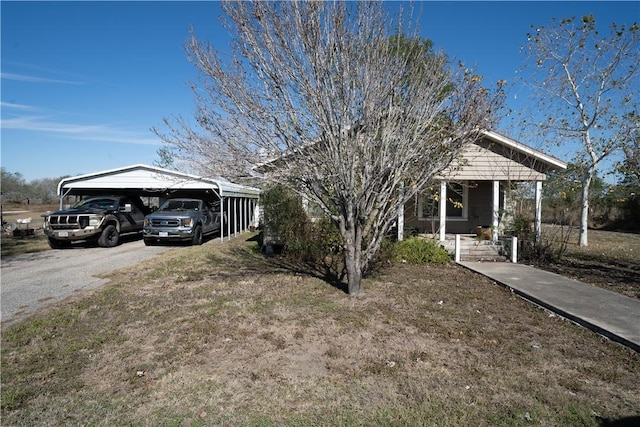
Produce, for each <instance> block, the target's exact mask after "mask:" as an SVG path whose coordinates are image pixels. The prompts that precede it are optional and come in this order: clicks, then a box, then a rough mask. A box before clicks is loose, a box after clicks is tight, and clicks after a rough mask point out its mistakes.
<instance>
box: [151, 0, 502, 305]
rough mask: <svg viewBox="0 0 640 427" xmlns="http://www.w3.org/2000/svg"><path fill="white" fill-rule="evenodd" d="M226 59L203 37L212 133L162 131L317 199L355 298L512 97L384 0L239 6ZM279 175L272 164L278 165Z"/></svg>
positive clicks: (220, 164) (204, 102)
mask: <svg viewBox="0 0 640 427" xmlns="http://www.w3.org/2000/svg"><path fill="white" fill-rule="evenodd" d="M223 9H224V11H225V12H226V14H227V16H228V20H227V21H226V24H227V25H228V28H229V29H230V30H231V31H232V34H233V35H234V36H235V41H234V43H233V55H232V57H231V58H228V59H225V58H223V57H221V56H220V55H219V54H217V53H216V52H215V51H214V48H213V47H212V46H211V45H209V44H207V43H201V42H200V41H199V40H198V39H197V37H196V36H195V35H194V34H192V36H191V38H190V40H189V41H188V43H187V51H188V55H189V59H190V61H191V62H192V63H193V64H194V65H195V66H196V67H197V69H198V70H199V71H200V73H201V76H202V79H201V80H200V82H199V84H193V85H192V87H193V90H194V93H195V95H196V104H197V113H196V117H195V119H196V122H197V124H198V129H197V130H196V129H194V127H193V126H192V125H191V123H190V122H189V121H188V120H185V119H183V118H180V117H178V118H176V119H175V120H165V123H166V125H167V126H168V128H169V131H167V132H159V131H157V130H156V133H158V134H159V135H160V136H161V138H163V140H164V141H165V142H166V144H167V146H170V147H173V149H174V153H176V154H178V155H180V156H183V157H182V158H183V159H189V158H190V159H193V161H194V162H200V164H201V165H202V166H203V168H207V167H208V168H209V171H210V173H212V174H216V173H221V174H223V175H226V176H231V177H238V176H245V175H248V174H250V173H251V170H252V167H253V166H255V165H256V164H258V163H263V164H264V162H265V161H267V160H270V159H278V161H276V162H273V163H271V166H272V168H271V169H270V170H267V173H266V174H265V178H266V179H268V180H270V181H275V182H277V183H280V184H283V185H285V186H286V187H288V188H290V189H292V190H294V191H295V192H297V193H298V194H300V195H302V196H303V197H306V198H308V199H310V201H312V202H314V203H315V204H317V205H318V206H319V207H321V208H322V209H323V210H324V212H325V213H326V214H327V215H329V216H330V218H331V219H332V220H333V221H334V222H335V224H336V225H337V226H338V228H339V230H340V234H341V236H342V240H343V244H344V246H343V254H344V262H345V268H346V271H347V277H348V289H349V294H351V295H360V294H362V293H363V289H362V286H361V280H362V276H363V273H365V272H366V271H367V269H368V267H369V263H370V262H371V260H372V259H373V257H374V256H375V254H376V253H377V252H378V250H379V248H380V245H381V242H382V240H383V238H384V236H385V234H386V233H387V232H388V231H389V230H390V228H391V227H392V225H393V223H394V221H395V219H396V216H397V212H398V209H399V207H400V206H401V205H403V204H404V203H405V202H406V201H408V200H410V199H411V198H412V197H413V196H414V195H415V194H416V193H417V192H419V191H421V190H422V189H423V188H424V187H425V185H426V184H427V183H428V182H429V181H430V180H431V179H432V178H433V177H434V175H436V174H437V173H438V172H439V171H441V170H442V169H443V168H445V167H446V166H447V165H449V164H450V162H451V161H452V160H453V159H455V158H456V156H457V154H458V153H459V151H460V150H461V149H462V148H463V147H464V146H465V145H466V144H469V143H471V142H473V141H475V140H476V139H477V138H478V137H479V130H480V128H483V127H489V126H491V124H492V123H491V118H492V117H493V116H492V113H493V111H494V109H495V107H496V105H497V104H498V103H499V101H501V97H500V96H498V95H497V94H494V93H492V92H491V91H489V90H487V89H485V88H483V87H482V86H481V81H482V79H481V78H480V77H479V76H477V75H475V74H473V73H472V71H471V70H469V69H465V68H464V67H463V66H459V67H458V68H455V69H452V68H451V67H449V63H448V60H447V57H446V56H445V55H444V54H441V53H436V52H433V51H432V50H431V45H430V44H429V43H428V42H425V41H424V40H421V39H420V38H417V37H415V34H417V32H416V28H415V23H414V21H412V20H411V19H408V20H405V19H404V18H403V15H404V14H403V13H402V12H400V14H399V15H398V16H397V17H396V18H394V19H392V18H391V17H390V15H389V14H388V12H387V11H386V9H385V8H384V6H383V4H382V3H379V2H306V1H305V2H297V1H292V2H260V1H256V2H234V3H231V2H225V3H223ZM266 169H268V168H266Z"/></svg>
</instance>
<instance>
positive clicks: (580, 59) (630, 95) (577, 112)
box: [525, 15, 640, 246]
mask: <svg viewBox="0 0 640 427" xmlns="http://www.w3.org/2000/svg"><path fill="white" fill-rule="evenodd" d="M609 30H610V31H609V33H608V34H607V35H605V36H603V35H601V34H600V32H599V31H598V30H597V29H596V21H595V19H594V17H593V16H591V15H590V16H584V17H582V19H580V20H576V19H574V18H569V19H562V20H560V21H557V20H556V19H553V20H552V21H551V23H550V25H549V26H547V27H540V28H536V29H535V30H534V31H532V33H531V34H529V35H528V41H529V43H528V45H527V46H525V53H526V55H527V64H528V67H529V69H530V70H531V71H532V72H531V73H527V74H526V76H525V78H526V80H527V81H528V82H530V83H531V84H533V85H534V87H535V88H536V89H537V91H536V96H537V97H538V98H537V99H538V100H539V105H538V106H537V108H536V111H538V112H541V113H540V114H543V115H544V116H543V117H541V119H540V120H539V122H538V123H536V126H537V128H538V129H539V130H540V132H541V133H543V134H544V137H545V138H546V140H549V141H554V142H555V143H557V144H573V143H575V144H576V145H577V147H579V148H576V157H575V159H574V163H575V164H577V165H578V166H579V168H580V170H581V178H580V184H581V207H580V210H581V215H580V233H579V244H580V246H587V245H588V238H587V230H588V219H589V189H590V187H591V181H592V179H593V178H594V176H596V173H597V171H598V168H599V167H600V165H601V163H602V161H603V160H604V159H606V158H607V157H609V156H611V155H612V154H614V153H617V152H619V150H620V149H621V148H623V147H625V146H627V145H628V144H629V143H630V142H631V141H632V138H633V134H634V129H636V131H637V128H638V118H637V115H636V114H637V112H638V105H637V95H638V86H637V85H638V81H637V77H638V72H639V68H638V67H639V56H638V50H639V46H638V37H639V35H640V33H639V27H638V25H637V24H635V23H634V24H633V25H631V26H628V27H627V26H625V25H620V26H618V25H616V24H615V23H614V24H612V25H611V26H610V28H609ZM525 69H526V68H525Z"/></svg>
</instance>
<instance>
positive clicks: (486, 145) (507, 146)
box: [398, 130, 567, 241]
mask: <svg viewBox="0 0 640 427" xmlns="http://www.w3.org/2000/svg"><path fill="white" fill-rule="evenodd" d="M566 168H567V163H566V162H563V161H562V160H559V159H557V158H555V157H553V156H550V155H548V154H545V153H543V152H541V151H538V150H535V149H533V148H531V147H529V146H527V145H524V144H522V143H520V142H517V141H515V140H513V139H510V138H508V137H506V136H504V135H501V134H499V133H497V132H493V131H488V130H487V131H483V137H482V138H481V139H480V140H479V141H478V142H476V143H474V144H471V145H469V146H468V147H467V148H466V149H464V151H463V152H462V155H461V157H460V158H459V159H458V160H457V161H454V162H453V163H452V164H451V165H450V166H449V167H448V168H446V169H445V170H444V171H442V173H440V174H439V175H438V176H437V181H438V183H439V185H437V186H436V188H433V189H431V191H430V193H431V194H425V195H424V196H423V197H417V198H416V199H415V200H413V201H411V202H409V203H407V204H406V205H405V206H404V209H403V210H401V212H400V213H399V215H398V239H399V240H402V239H403V237H404V234H405V233H406V232H407V231H411V232H418V233H435V234H437V236H438V237H439V240H440V241H445V238H446V237H445V236H446V234H447V233H448V234H470V233H476V232H477V230H478V227H482V229H483V230H485V232H486V231H487V230H492V231H493V230H495V231H498V232H495V231H494V232H491V231H489V232H488V233H487V236H488V237H491V238H492V239H493V240H497V238H498V234H499V232H500V231H501V228H502V225H503V224H502V221H501V219H502V218H503V217H504V213H505V212H508V211H509V209H508V207H509V206H510V201H509V200H507V195H508V191H507V189H508V188H510V186H511V185H512V184H514V183H518V182H532V183H535V213H534V217H535V220H534V231H535V233H536V236H539V235H540V227H541V209H542V182H543V181H544V180H545V179H546V174H547V173H548V172H550V171H553V170H563V169H566ZM440 200H445V201H446V203H439V201H440Z"/></svg>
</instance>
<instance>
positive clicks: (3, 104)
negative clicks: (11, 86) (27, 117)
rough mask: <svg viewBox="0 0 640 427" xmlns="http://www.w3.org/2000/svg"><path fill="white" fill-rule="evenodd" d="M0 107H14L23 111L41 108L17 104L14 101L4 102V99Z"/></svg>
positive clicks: (0, 102)
mask: <svg viewBox="0 0 640 427" xmlns="http://www.w3.org/2000/svg"><path fill="white" fill-rule="evenodd" d="M0 107H2V108H10V109H13V110H22V111H35V110H39V108H38V107H34V106H33V105H24V104H15V103H13V102H4V101H0Z"/></svg>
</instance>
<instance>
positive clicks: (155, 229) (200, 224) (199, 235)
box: [142, 198, 221, 245]
mask: <svg viewBox="0 0 640 427" xmlns="http://www.w3.org/2000/svg"><path fill="white" fill-rule="evenodd" d="M220 227H221V217H220V212H219V211H218V210H215V209H214V207H213V206H212V205H211V204H209V203H207V202H206V201H204V200H200V199H185V198H181V199H169V200H167V201H166V202H164V203H163V204H162V205H161V206H160V207H159V208H158V209H157V210H156V211H155V212H153V213H151V214H149V215H147V216H146V217H145V218H144V228H143V233H142V237H143V239H144V244H145V245H152V244H154V243H159V242H170V241H189V242H191V243H192V244H194V245H201V244H202V242H203V239H204V236H207V235H212V234H214V233H219V232H220Z"/></svg>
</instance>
